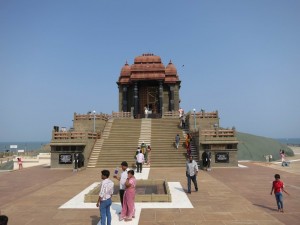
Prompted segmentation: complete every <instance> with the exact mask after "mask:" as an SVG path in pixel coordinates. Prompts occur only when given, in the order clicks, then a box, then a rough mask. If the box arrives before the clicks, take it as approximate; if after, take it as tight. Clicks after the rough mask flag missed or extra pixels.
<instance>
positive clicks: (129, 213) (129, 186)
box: [120, 170, 136, 221]
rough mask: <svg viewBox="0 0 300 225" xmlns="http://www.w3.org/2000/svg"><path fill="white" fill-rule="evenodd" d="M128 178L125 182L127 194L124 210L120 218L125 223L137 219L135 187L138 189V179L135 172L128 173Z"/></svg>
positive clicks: (125, 195)
mask: <svg viewBox="0 0 300 225" xmlns="http://www.w3.org/2000/svg"><path fill="white" fill-rule="evenodd" d="M127 174H128V178H127V180H126V182H125V186H126V189H125V193H124V199H123V208H122V213H121V216H120V220H123V219H125V221H130V220H132V218H134V217H135V206H134V200H135V187H136V179H135V177H134V171H133V170H129V171H128V173H127Z"/></svg>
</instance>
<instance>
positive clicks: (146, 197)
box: [84, 180, 172, 203]
mask: <svg viewBox="0 0 300 225" xmlns="http://www.w3.org/2000/svg"><path fill="white" fill-rule="evenodd" d="M147 186H148V187H149V189H150V190H147V192H149V193H143V194H141V190H140V189H143V188H144V187H147ZM151 187H158V188H159V189H160V190H159V193H150V192H151ZM99 189H100V184H99V185H97V186H96V187H95V188H94V189H93V190H91V191H90V192H89V193H88V194H86V195H85V196H84V202H90V203H96V202H97V200H98V197H99ZM118 192H119V184H116V183H115V188H114V194H113V196H112V201H113V202H119V201H120V197H119V195H118ZM144 192H146V191H144ZM162 192H163V193H162ZM171 201H172V196H171V192H170V188H169V185H168V182H167V181H166V180H137V186H136V195H135V202H171Z"/></svg>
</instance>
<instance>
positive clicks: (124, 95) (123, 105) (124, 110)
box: [122, 85, 127, 112]
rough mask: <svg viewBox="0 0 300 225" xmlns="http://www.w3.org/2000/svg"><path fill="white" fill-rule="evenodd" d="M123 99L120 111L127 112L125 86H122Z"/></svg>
mask: <svg viewBox="0 0 300 225" xmlns="http://www.w3.org/2000/svg"><path fill="white" fill-rule="evenodd" d="M122 95H123V101H122V111H123V112H127V86H125V85H124V86H123V94H122Z"/></svg>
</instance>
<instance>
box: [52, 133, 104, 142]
mask: <svg viewBox="0 0 300 225" xmlns="http://www.w3.org/2000/svg"><path fill="white" fill-rule="evenodd" d="M99 138H101V133H93V132H53V134H52V139H54V140H57V139H99Z"/></svg>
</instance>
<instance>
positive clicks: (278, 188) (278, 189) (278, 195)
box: [270, 174, 289, 212]
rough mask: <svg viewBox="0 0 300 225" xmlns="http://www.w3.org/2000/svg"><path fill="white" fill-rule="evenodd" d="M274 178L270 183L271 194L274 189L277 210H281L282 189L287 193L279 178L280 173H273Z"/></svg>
mask: <svg viewBox="0 0 300 225" xmlns="http://www.w3.org/2000/svg"><path fill="white" fill-rule="evenodd" d="M274 178H275V180H274V181H273V183H272V189H271V193H270V194H271V195H272V193H273V191H274V195H275V199H276V203H277V208H278V212H283V196H282V191H283V192H285V193H286V194H288V195H289V193H288V192H287V191H286V190H285V189H284V184H283V182H282V181H281V180H280V175H279V174H275V176H274Z"/></svg>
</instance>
